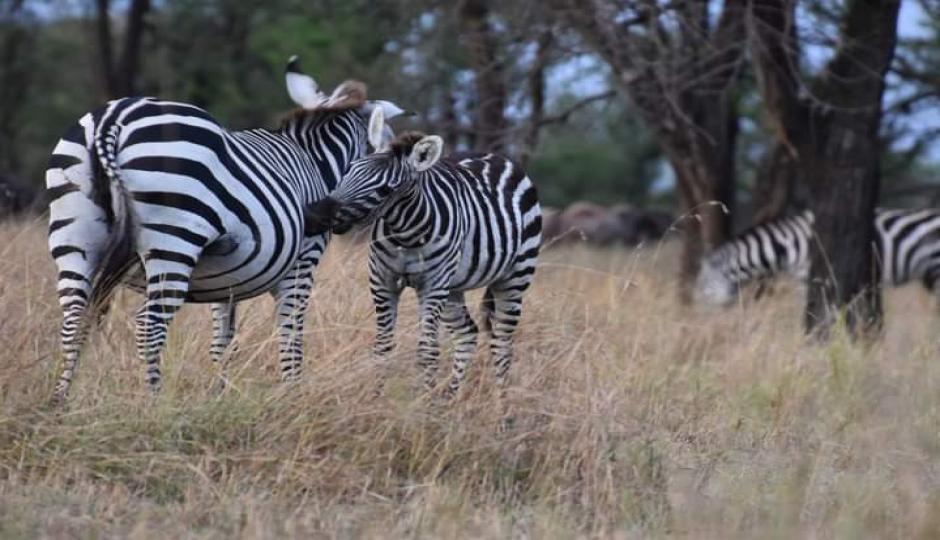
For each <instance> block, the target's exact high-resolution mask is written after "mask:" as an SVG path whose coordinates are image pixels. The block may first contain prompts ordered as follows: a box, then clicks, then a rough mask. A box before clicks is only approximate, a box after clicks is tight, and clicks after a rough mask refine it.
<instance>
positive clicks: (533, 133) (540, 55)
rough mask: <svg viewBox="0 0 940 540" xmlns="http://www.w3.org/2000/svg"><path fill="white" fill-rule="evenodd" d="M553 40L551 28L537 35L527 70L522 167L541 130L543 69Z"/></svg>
mask: <svg viewBox="0 0 940 540" xmlns="http://www.w3.org/2000/svg"><path fill="white" fill-rule="evenodd" d="M553 40H554V34H552V31H551V30H546V31H545V32H543V33H542V34H541V35H540V36H539V39H538V44H537V50H536V53H535V62H533V65H532V71H530V72H529V77H528V87H529V102H530V103H531V106H532V111H531V112H530V113H529V121H528V125H527V126H526V130H525V134H524V135H523V137H522V145H521V146H520V148H519V152H518V161H519V164H520V165H521V166H522V168H526V167H528V165H529V161H530V160H531V159H532V155H533V154H535V148H536V147H537V146H538V142H539V132H540V131H541V130H542V120H543V119H544V118H545V70H546V68H547V67H548V62H549V57H550V52H551V47H552V41H553Z"/></svg>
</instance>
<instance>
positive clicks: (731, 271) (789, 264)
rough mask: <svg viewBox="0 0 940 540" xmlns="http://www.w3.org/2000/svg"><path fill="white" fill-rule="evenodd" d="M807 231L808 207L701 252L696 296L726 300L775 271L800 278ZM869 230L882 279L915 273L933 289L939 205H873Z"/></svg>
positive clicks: (804, 272) (804, 274)
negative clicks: (872, 228) (928, 207)
mask: <svg viewBox="0 0 940 540" xmlns="http://www.w3.org/2000/svg"><path fill="white" fill-rule="evenodd" d="M812 235H813V214H812V212H810V211H808V210H807V211H804V212H803V213H801V214H799V215H796V216H792V217H785V218H781V219H777V220H773V221H769V222H767V223H763V224H761V225H757V226H755V227H752V228H751V229H748V230H747V231H744V232H743V233H741V234H740V235H738V236H737V237H735V238H734V239H732V240H729V241H728V242H726V243H725V244H723V245H722V246H720V247H719V248H717V249H716V250H714V251H712V252H711V253H709V254H708V255H707V256H706V257H705V258H704V260H703V261H702V269H701V271H700V272H699V275H698V280H697V283H696V293H697V297H698V300H699V301H701V302H703V303H706V304H712V305H727V304H729V303H731V302H732V301H733V300H734V299H735V297H736V295H737V291H738V288H739V286H740V285H742V284H744V283H746V282H748V281H750V280H754V279H763V278H768V277H771V276H773V275H774V274H776V273H778V272H792V273H793V274H795V275H796V276H797V277H798V278H799V279H800V280H801V281H802V282H805V280H806V279H807V278H808V277H809V248H810V242H812V241H813V238H812ZM875 235H876V246H875V249H876V256H877V257H878V258H879V259H880V260H881V264H882V267H881V268H882V282H883V283H885V284H888V285H893V286H898V285H903V284H905V283H907V282H909V281H912V280H915V279H920V280H921V281H922V282H923V284H924V286H925V287H926V288H927V289H928V290H930V291H931V292H933V293H935V294H937V293H938V291H937V290H935V288H934V287H935V285H936V284H937V282H938V278H940V211H936V210H894V209H891V210H889V209H880V208H879V209H877V210H876V213H875Z"/></svg>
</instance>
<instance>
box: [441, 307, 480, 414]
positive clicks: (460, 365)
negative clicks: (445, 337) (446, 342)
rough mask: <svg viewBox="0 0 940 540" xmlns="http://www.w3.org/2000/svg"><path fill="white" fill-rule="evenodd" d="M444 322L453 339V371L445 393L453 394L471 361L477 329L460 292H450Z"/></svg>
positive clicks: (474, 353) (456, 390)
mask: <svg viewBox="0 0 940 540" xmlns="http://www.w3.org/2000/svg"><path fill="white" fill-rule="evenodd" d="M443 321H444V324H445V325H446V326H447V328H448V330H450V333H451V336H453V340H454V373H453V376H452V378H451V380H450V384H449V385H448V387H447V395H448V396H454V395H456V394H457V392H458V391H459V390H460V385H461V383H462V382H463V379H464V377H465V376H466V372H467V366H468V365H469V364H470V363H471V362H473V357H474V356H475V355H476V350H477V334H478V333H479V329H478V328H477V325H476V323H474V322H473V318H472V317H470V313H469V312H468V311H467V304H466V302H465V300H464V294H463V293H462V292H459V293H458V292H454V293H451V295H450V297H449V298H448V300H447V305H446V306H445V307H444V315H443Z"/></svg>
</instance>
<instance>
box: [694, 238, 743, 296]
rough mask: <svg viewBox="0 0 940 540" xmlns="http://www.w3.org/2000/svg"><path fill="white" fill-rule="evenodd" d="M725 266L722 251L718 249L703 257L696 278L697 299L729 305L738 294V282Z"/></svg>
mask: <svg viewBox="0 0 940 540" xmlns="http://www.w3.org/2000/svg"><path fill="white" fill-rule="evenodd" d="M724 267H725V264H724V258H723V257H722V252H721V251H720V250H719V251H716V252H712V253H710V254H708V255H707V256H705V257H703V258H702V265H701V268H700V269H699V272H698V276H697V277H696V280H695V301H696V302H697V303H700V304H705V305H709V306H727V305H729V304H731V303H732V302H734V299H735V298H736V297H737V295H738V283H737V281H735V280H734V279H732V278H731V277H730V276H729V275H728V274H727V272H725V271H723V269H724Z"/></svg>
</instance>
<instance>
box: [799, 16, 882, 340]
mask: <svg viewBox="0 0 940 540" xmlns="http://www.w3.org/2000/svg"><path fill="white" fill-rule="evenodd" d="M899 8H900V0H851V1H850V2H849V3H848V6H847V11H846V15H845V20H844V22H843V28H842V36H841V40H840V48H839V51H838V53H837V54H836V56H835V57H834V58H833V59H832V60H831V61H830V63H829V65H828V66H827V67H826V70H825V72H824V73H823V75H822V76H821V77H820V78H819V79H818V80H817V81H816V84H815V85H814V88H813V93H814V94H815V95H816V96H819V98H820V100H821V101H822V104H823V105H819V104H816V105H815V106H813V107H812V108H811V113H810V114H811V124H810V125H811V126H812V137H813V141H812V142H813V144H812V148H814V149H816V155H815V156H814V157H815V159H813V160H805V161H804V164H807V165H810V166H812V169H811V171H812V173H813V174H814V178H815V181H814V182H813V195H814V196H813V199H812V201H813V203H812V205H811V207H812V209H813V212H814V213H815V218H816V219H815V224H816V233H817V235H818V238H819V241H818V242H814V243H813V245H812V249H811V259H812V264H811V270H810V286H809V290H808V295H809V296H808V299H807V304H806V329H807V331H818V333H819V335H820V336H823V337H825V336H826V335H827V334H828V332H829V328H830V326H831V324H832V322H833V321H834V320H835V318H836V317H835V315H836V314H837V313H839V312H841V311H843V310H844V311H845V322H846V325H847V328H848V330H849V332H850V333H851V334H852V335H861V336H865V335H870V334H872V333H876V332H877V331H878V329H880V325H881V294H880V288H879V285H880V277H881V276H880V272H879V269H880V266H879V264H877V262H876V257H875V252H874V241H875V235H874V217H875V213H874V208H875V203H876V201H877V199H878V190H879V187H880V186H879V174H880V170H879V169H880V156H881V152H880V144H879V139H878V129H879V126H880V125H881V116H882V98H883V96H884V88H885V82H884V77H885V74H886V73H887V71H888V68H889V66H890V65H891V60H892V59H893V57H894V49H895V44H896V42H897V18H898V10H899ZM814 161H815V163H813V162H814ZM804 176H805V177H806V178H809V177H810V171H804Z"/></svg>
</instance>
